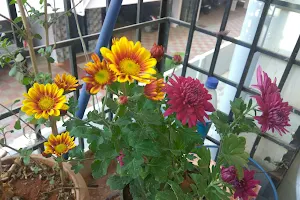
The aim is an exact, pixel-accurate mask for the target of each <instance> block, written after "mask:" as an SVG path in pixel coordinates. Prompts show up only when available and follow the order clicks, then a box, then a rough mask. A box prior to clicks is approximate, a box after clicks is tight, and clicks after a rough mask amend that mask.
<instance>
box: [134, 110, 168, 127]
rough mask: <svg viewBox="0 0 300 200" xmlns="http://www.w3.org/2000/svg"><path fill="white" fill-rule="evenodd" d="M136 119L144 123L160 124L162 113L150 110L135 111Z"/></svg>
mask: <svg viewBox="0 0 300 200" xmlns="http://www.w3.org/2000/svg"><path fill="white" fill-rule="evenodd" d="M136 119H137V120H139V121H142V122H143V123H145V124H153V125H161V124H162V122H163V116H162V114H161V113H158V112H154V111H151V110H141V112H138V113H136Z"/></svg>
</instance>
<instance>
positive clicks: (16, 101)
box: [11, 99, 21, 107]
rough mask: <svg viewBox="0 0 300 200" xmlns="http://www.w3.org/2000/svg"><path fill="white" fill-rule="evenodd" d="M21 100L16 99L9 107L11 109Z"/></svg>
mask: <svg viewBox="0 0 300 200" xmlns="http://www.w3.org/2000/svg"><path fill="white" fill-rule="evenodd" d="M20 101H21V100H20V99H16V100H14V102H13V103H12V104H11V107H13V106H14V105H15V104H16V103H18V102H20Z"/></svg>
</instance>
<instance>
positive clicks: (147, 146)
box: [134, 140, 160, 157]
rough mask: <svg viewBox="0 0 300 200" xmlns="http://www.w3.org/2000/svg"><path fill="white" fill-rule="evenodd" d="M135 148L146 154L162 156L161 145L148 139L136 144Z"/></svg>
mask: <svg viewBox="0 0 300 200" xmlns="http://www.w3.org/2000/svg"><path fill="white" fill-rule="evenodd" d="M134 148H135V150H136V151H137V152H139V153H141V154H143V155H145V156H153V157H158V156H160V151H159V147H158V146H157V144H156V143H154V142H152V141H150V140H147V141H143V142H139V143H137V144H136V145H135V146H134Z"/></svg>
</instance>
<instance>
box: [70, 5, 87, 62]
mask: <svg viewBox="0 0 300 200" xmlns="http://www.w3.org/2000/svg"><path fill="white" fill-rule="evenodd" d="M72 4H73V6H74V5H75V2H74V0H72ZM73 12H74V18H75V22H76V27H77V32H78V35H79V38H80V41H81V45H82V49H83V52H84V56H85V60H86V62H88V61H89V56H88V53H87V50H86V46H85V43H84V40H83V37H82V34H81V30H80V26H79V22H78V17H77V13H76V9H74V11H73Z"/></svg>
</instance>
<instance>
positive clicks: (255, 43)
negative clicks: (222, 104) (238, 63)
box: [235, 0, 272, 97]
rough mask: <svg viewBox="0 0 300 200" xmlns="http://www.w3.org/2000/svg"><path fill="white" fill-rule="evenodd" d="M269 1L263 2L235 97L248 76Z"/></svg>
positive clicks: (239, 92) (238, 94)
mask: <svg viewBox="0 0 300 200" xmlns="http://www.w3.org/2000/svg"><path fill="white" fill-rule="evenodd" d="M271 1H272V0H267V1H266V2H265V5H264V7H263V10H262V13H261V16H260V20H259V23H258V26H257V29H256V32H255V36H254V39H253V42H252V45H251V48H250V52H249V54H248V58H247V61H246V64H245V68H244V70H243V73H242V76H241V80H240V82H239V85H238V87H237V91H236V94H235V97H239V96H240V94H241V92H242V89H243V86H244V82H245V80H246V77H247V74H248V71H249V68H250V65H251V62H252V58H253V56H254V53H255V52H256V48H257V44H258V40H259V38H260V34H261V32H262V29H263V25H264V22H265V19H266V16H267V15H268V10H269V8H270V4H271Z"/></svg>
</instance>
